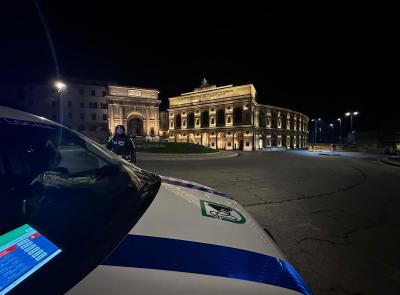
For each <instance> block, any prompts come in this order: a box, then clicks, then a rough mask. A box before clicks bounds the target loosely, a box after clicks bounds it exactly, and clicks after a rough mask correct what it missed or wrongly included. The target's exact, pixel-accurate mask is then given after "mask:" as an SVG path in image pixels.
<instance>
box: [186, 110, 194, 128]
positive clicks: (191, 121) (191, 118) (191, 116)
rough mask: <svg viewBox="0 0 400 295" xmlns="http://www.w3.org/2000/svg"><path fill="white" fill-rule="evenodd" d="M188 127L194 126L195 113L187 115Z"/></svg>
mask: <svg viewBox="0 0 400 295" xmlns="http://www.w3.org/2000/svg"><path fill="white" fill-rule="evenodd" d="M187 128H194V114H193V113H189V114H188V115H187Z"/></svg>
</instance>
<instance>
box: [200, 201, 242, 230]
mask: <svg viewBox="0 0 400 295" xmlns="http://www.w3.org/2000/svg"><path fill="white" fill-rule="evenodd" d="M200 207H201V215H203V216H206V217H211V218H216V219H221V220H224V221H229V222H233V223H238V224H242V223H245V222H246V218H244V216H243V215H242V214H241V213H240V212H239V211H237V210H235V209H233V208H231V207H228V206H225V205H221V204H218V203H214V202H209V201H205V200H200Z"/></svg>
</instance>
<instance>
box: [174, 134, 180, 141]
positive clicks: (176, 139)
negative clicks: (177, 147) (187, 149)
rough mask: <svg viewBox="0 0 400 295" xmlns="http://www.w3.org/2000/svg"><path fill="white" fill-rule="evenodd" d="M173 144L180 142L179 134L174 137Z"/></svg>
mask: <svg viewBox="0 0 400 295" xmlns="http://www.w3.org/2000/svg"><path fill="white" fill-rule="evenodd" d="M175 142H181V135H180V134H177V135H175Z"/></svg>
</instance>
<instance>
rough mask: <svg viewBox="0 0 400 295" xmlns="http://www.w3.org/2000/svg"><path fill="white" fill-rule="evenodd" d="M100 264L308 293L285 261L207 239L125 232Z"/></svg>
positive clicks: (301, 281) (297, 275) (298, 276)
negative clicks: (188, 239)
mask: <svg viewBox="0 0 400 295" xmlns="http://www.w3.org/2000/svg"><path fill="white" fill-rule="evenodd" d="M102 264H103V265H112V266H123V267H138V268H150V269H161V270H170V271H179V272H188V273H197V274H204V275H212V276H219V277H226V278H232V279H239V280H246V281H252V282H258V283H263V284H269V285H274V286H279V287H283V288H287V289H291V290H294V291H298V292H300V293H302V294H307V295H308V294H311V292H310V290H309V289H308V288H307V286H306V285H305V283H304V282H303V280H302V279H301V277H300V275H299V274H298V273H297V272H296V270H295V269H294V268H293V267H292V266H291V265H290V264H289V263H288V262H286V261H283V260H281V259H278V258H276V257H272V256H268V255H264V254H259V253H255V252H251V251H246V250H241V249H236V248H231V247H225V246H219V245H212V244H206V243H199V242H192V241H185V240H175V239H168V238H159V237H151V236H141V235H128V236H126V238H125V239H124V240H123V241H122V243H121V244H120V245H119V246H118V247H117V248H116V249H115V250H114V251H113V252H112V253H111V254H110V256H108V257H107V258H106V259H105V261H104V262H103V263H102Z"/></svg>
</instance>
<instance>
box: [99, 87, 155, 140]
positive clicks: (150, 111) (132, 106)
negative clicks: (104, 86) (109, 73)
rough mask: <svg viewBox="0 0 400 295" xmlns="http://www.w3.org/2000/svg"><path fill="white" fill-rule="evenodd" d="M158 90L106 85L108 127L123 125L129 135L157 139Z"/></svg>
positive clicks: (113, 127) (112, 128)
mask: <svg viewBox="0 0 400 295" xmlns="http://www.w3.org/2000/svg"><path fill="white" fill-rule="evenodd" d="M158 93H159V91H158V90H156V89H145V88H137V87H126V86H108V93H107V97H106V98H107V102H108V128H109V129H110V131H111V132H114V129H115V126H116V125H119V124H121V125H124V126H125V129H126V130H127V133H128V134H129V135H133V136H137V137H144V138H146V140H152V141H158V140H159V136H158V134H159V128H160V126H159V122H160V120H159V119H160V118H159V105H160V103H161V100H159V99H158Z"/></svg>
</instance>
